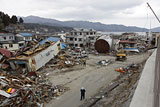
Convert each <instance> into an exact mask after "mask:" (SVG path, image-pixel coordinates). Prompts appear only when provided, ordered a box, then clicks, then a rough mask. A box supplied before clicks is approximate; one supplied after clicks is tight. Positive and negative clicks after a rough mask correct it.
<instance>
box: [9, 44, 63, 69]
mask: <svg viewBox="0 0 160 107" xmlns="http://www.w3.org/2000/svg"><path fill="white" fill-rule="evenodd" d="M47 45H48V44H47ZM59 46H60V41H57V42H52V43H50V45H49V46H46V44H44V45H42V46H39V47H38V48H37V49H35V50H34V52H32V51H26V52H25V53H24V55H20V56H17V57H12V58H10V59H9V63H10V66H11V68H12V69H13V70H16V71H19V72H26V71H27V72H30V71H37V70H38V69H40V68H41V67H43V66H45V64H46V63H47V62H49V61H50V60H51V59H52V58H54V57H55V56H56V55H57V54H58V52H59V50H60V48H59Z"/></svg>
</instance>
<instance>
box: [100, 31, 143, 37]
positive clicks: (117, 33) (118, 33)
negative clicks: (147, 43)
mask: <svg viewBox="0 0 160 107" xmlns="http://www.w3.org/2000/svg"><path fill="white" fill-rule="evenodd" d="M101 33H102V34H115V35H121V34H122V33H125V32H101ZM134 33H137V34H139V35H143V36H145V35H146V32H134Z"/></svg>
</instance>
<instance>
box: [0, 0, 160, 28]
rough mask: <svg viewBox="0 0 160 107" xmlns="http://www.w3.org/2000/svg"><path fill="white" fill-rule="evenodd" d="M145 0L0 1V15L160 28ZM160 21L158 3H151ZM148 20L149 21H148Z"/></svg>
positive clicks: (159, 5)
mask: <svg viewBox="0 0 160 107" xmlns="http://www.w3.org/2000/svg"><path fill="white" fill-rule="evenodd" d="M146 3H147V1H146V0H0V11H3V12H5V13H7V14H9V15H17V16H29V15H35V16H40V17H45V18H53V19H57V20H62V21H66V20H87V21H93V22H101V23H105V24H123V25H126V26H138V27H146V28H149V27H150V23H151V27H157V26H160V24H159V23H158V21H157V20H156V18H155V17H154V15H153V13H152V12H151V10H150V9H149V8H148V7H147V4H146ZM149 3H150V5H151V7H152V8H153V10H154V11H155V13H156V14H157V16H158V17H159V18H160V0H150V1H149ZM147 17H148V18H147Z"/></svg>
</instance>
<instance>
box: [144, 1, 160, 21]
mask: <svg viewBox="0 0 160 107" xmlns="http://www.w3.org/2000/svg"><path fill="white" fill-rule="evenodd" d="M147 5H148V7H149V8H150V9H151V11H152V12H153V14H154V16H155V17H156V18H157V20H158V22H159V23H160V20H159V18H158V16H157V15H156V13H155V12H154V11H153V9H152V7H151V6H150V5H149V3H147Z"/></svg>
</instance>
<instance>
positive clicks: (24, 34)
mask: <svg viewBox="0 0 160 107" xmlns="http://www.w3.org/2000/svg"><path fill="white" fill-rule="evenodd" d="M19 34H20V35H22V36H27V37H28V36H32V34H31V33H19Z"/></svg>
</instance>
